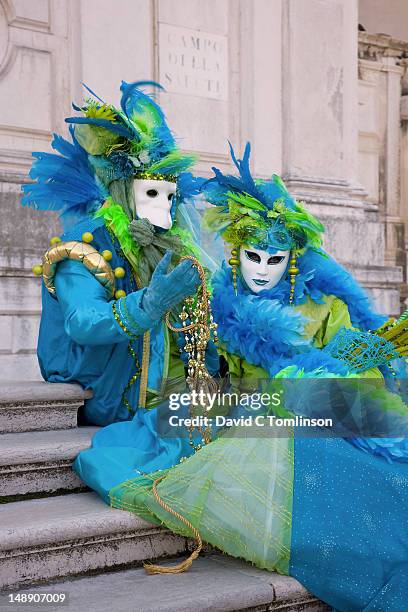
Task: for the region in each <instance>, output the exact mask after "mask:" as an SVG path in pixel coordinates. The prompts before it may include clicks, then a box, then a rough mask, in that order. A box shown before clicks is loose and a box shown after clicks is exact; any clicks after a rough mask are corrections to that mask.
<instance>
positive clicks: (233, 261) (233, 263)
mask: <svg viewBox="0 0 408 612" xmlns="http://www.w3.org/2000/svg"><path fill="white" fill-rule="evenodd" d="M228 263H229V265H230V266H239V264H240V261H239V259H236V258H234V257H231V259H229V260H228Z"/></svg>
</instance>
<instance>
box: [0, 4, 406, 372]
mask: <svg viewBox="0 0 408 612" xmlns="http://www.w3.org/2000/svg"><path fill="white" fill-rule="evenodd" d="M357 21H358V15H357V2H354V1H351V2H350V1H349V0H326V1H325V2H321V1H320V0H273V2H271V0H120V1H119V2H117V3H116V4H115V5H112V3H111V2H110V1H109V0H36V2H32V1H31V0H0V199H1V201H0V206H1V211H2V213H3V214H2V223H1V224H0V379H3V380H19V379H22V378H24V379H26V380H30V379H31V380H32V379H35V378H39V372H38V367H37V365H36V359H35V342H36V334H37V326H38V320H39V314H40V295H39V293H40V285H39V282H38V280H37V279H34V278H33V277H32V274H31V272H30V270H31V266H32V265H33V263H36V262H37V261H38V260H39V258H40V256H41V254H42V253H43V252H44V250H45V249H46V248H47V246H48V242H49V239H50V237H51V236H53V235H55V234H57V233H58V232H59V228H58V223H57V220H56V218H55V215H54V214H52V213H43V214H39V213H36V212H35V211H31V210H27V209H24V208H22V207H21V206H20V203H19V198H20V195H19V194H20V184H21V183H22V182H24V181H26V180H27V172H28V169H29V167H30V164H31V157H30V153H31V151H32V150H48V149H49V148H50V144H49V143H50V140H51V134H52V132H53V131H56V132H59V133H62V134H66V126H65V124H64V121H63V118H64V117H66V116H68V115H69V114H70V113H71V112H72V111H71V109H70V103H71V100H75V101H77V102H78V101H79V102H80V101H81V98H82V95H83V93H82V91H81V85H80V83H81V81H83V82H85V83H87V84H88V85H89V86H90V87H91V88H92V89H93V90H94V91H96V92H97V93H98V94H99V95H100V96H101V97H103V98H104V99H106V100H108V101H110V102H115V103H117V101H118V98H119V85H120V81H121V79H125V80H127V81H132V80H137V79H154V80H159V81H160V82H162V83H163V85H164V86H165V87H166V90H167V91H166V93H164V94H160V96H159V101H160V103H161V104H162V106H163V107H164V109H165V111H166V113H167V116H168V119H169V123H170V125H171V126H172V128H173V129H174V131H175V132H176V133H177V134H178V135H179V136H180V138H181V143H182V146H183V147H184V148H185V149H186V150H190V151H194V152H197V153H199V155H200V162H199V165H198V171H199V172H201V173H208V172H209V169H210V167H211V165H213V164H215V165H218V166H220V167H222V168H224V169H226V168H228V165H229V155H228V148H227V144H226V143H227V139H229V140H231V142H232V143H233V145H234V147H235V148H236V149H237V150H238V151H242V149H243V146H244V144H245V142H246V141H247V140H250V141H251V142H252V145H253V169H254V172H255V173H256V174H257V175H259V176H267V175H268V174H270V173H271V172H272V171H274V172H278V173H281V174H282V175H283V177H284V178H285V179H286V180H287V182H288V185H289V188H290V189H291V190H292V191H293V192H294V193H295V195H297V196H298V197H300V198H302V199H304V200H306V201H307V202H308V203H309V204H310V206H311V208H312V210H313V211H314V212H315V213H317V214H319V215H320V216H321V217H322V219H323V221H324V222H325V223H326V224H327V235H326V246H327V248H328V249H329V250H330V251H331V252H332V253H333V254H334V255H335V256H336V257H338V259H339V260H340V261H342V262H343V263H345V264H346V265H347V266H349V267H350V268H352V269H353V271H354V272H355V273H356V275H357V277H358V278H359V279H360V280H361V281H362V282H363V283H364V284H365V285H366V286H367V287H368V288H369V289H370V290H371V291H372V293H373V295H374V297H375V299H376V301H377V303H378V305H379V307H380V308H381V309H382V310H383V311H387V312H397V311H398V310H399V283H400V280H401V268H400V267H398V266H400V265H401V263H405V260H404V257H405V255H404V245H403V242H401V241H403V227H404V225H403V221H404V220H405V217H404V216H403V215H402V214H400V213H397V212H396V210H395V206H397V207H398V198H399V197H400V196H399V193H400V192H399V188H398V185H399V176H400V175H399V166H398V163H399V162H398V160H399V159H400V157H399V134H400V132H399V110H396V109H397V108H398V109H399V106H398V105H399V96H400V94H401V90H400V89H399V88H400V87H401V79H402V76H403V74H404V70H405V68H404V67H403V66H402V64H401V61H400V57H401V56H402V55H401V50H400V51H399V55H398V54H397V55H392V54H391V56H390V55H389V54H383V57H382V59H381V61H380V62H379V60H378V58H377V59H373V58H369V57H367V56H366V53H365V51H364V53H363V57H361V59H360V60H358V34H357ZM388 41H389V37H388ZM361 44H362V42H361V41H360V46H361ZM364 44H365V43H364ZM384 58H385V59H384ZM358 61H360V78H359V79H358ZM376 79H377V81H376ZM375 82H376V83H377V85H376V84H375ZM364 105H366V107H364ZM359 109H360V113H359V112H358V111H359ZM395 113H396V114H395ZM402 136H404V132H403V134H402ZM405 138H407V136H406V135H405ZM390 151H392V152H393V157H392V159H391V157H389V153H390ZM404 155H405V154H403V155H402V156H401V163H405V164H406V165H408V162H407V160H406V158H405V156H404ZM395 156H396V157H395ZM395 160H397V161H395ZM404 189H405V192H406V188H405V187H404ZM404 189H403V190H404ZM393 207H394V208H393Z"/></svg>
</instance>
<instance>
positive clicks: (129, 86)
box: [120, 81, 164, 118]
mask: <svg viewBox="0 0 408 612" xmlns="http://www.w3.org/2000/svg"><path fill="white" fill-rule="evenodd" d="M149 86H150V87H157V89H161V90H162V91H164V87H162V85H160V83H156V81H135V82H134V83H126V81H122V84H121V86H120V90H121V92H122V97H121V100H120V106H121V108H122V110H123V112H124V113H125V115H126V116H127V117H129V115H130V114H131V112H132V110H133V108H132V104H133V103H134V101H136V100H137V101H139V100H142V99H145V101H146V102H148V103H152V104H153V105H154V106H155V107H156V110H158V111H159V112H160V113H161V115H162V117H163V118H164V116H163V112H162V110H161V108H160V107H159V106H158V105H157V104H156V103H155V102H154V101H153V100H152V98H151V97H150V96H148V95H147V94H145V93H144V92H142V91H140V90H139V88H140V87H149ZM129 103H130V104H129ZM128 106H129V108H128Z"/></svg>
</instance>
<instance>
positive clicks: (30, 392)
mask: <svg viewBox="0 0 408 612" xmlns="http://www.w3.org/2000/svg"><path fill="white" fill-rule="evenodd" d="M23 376H24V373H23V372H22V373H21V377H23ZM88 397H92V392H91V391H84V390H83V389H82V388H81V387H80V386H79V385H74V384H66V383H46V382H43V381H37V382H9V383H4V382H0V433H14V432H22V431H45V430H52V429H69V428H71V427H76V425H77V413H78V409H79V407H80V406H82V405H83V403H84V400H85V399H86V398H88Z"/></svg>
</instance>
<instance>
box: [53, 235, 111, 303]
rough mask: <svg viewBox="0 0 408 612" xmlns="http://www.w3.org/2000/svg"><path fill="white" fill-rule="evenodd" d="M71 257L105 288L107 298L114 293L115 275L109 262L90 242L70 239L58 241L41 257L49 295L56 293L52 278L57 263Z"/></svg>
mask: <svg viewBox="0 0 408 612" xmlns="http://www.w3.org/2000/svg"><path fill="white" fill-rule="evenodd" d="M66 259H71V260H73V261H79V262H81V263H82V264H83V265H84V266H85V268H86V269H87V270H89V272H91V274H92V275H93V276H94V277H95V278H96V279H97V280H98V281H99V282H100V283H101V285H103V286H104V287H105V289H107V291H108V292H109V299H111V298H112V297H113V296H114V293H115V275H114V273H113V270H112V268H111V266H110V264H109V263H108V262H107V261H105V259H104V258H103V257H102V255H101V254H100V253H99V252H98V251H97V250H96V249H95V248H94V247H93V246H91V245H90V244H86V243H85V242H78V241H76V240H71V241H68V242H59V243H58V244H55V245H54V246H52V247H51V248H49V249H48V251H46V253H45V254H44V257H43V262H42V265H43V279H44V283H45V286H46V287H47V289H48V291H49V292H50V293H51V295H54V296H55V295H56V291H55V285H54V279H55V274H56V271H57V265H58V264H59V263H60V262H61V261H65V260H66Z"/></svg>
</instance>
